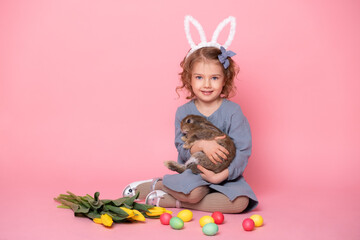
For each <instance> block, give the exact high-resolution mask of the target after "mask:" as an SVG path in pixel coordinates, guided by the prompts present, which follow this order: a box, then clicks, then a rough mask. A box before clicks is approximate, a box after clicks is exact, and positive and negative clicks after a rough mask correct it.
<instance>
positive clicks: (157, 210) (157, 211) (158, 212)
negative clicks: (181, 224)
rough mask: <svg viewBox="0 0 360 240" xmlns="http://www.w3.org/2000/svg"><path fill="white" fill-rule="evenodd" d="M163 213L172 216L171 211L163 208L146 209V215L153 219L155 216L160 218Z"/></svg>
mask: <svg viewBox="0 0 360 240" xmlns="http://www.w3.org/2000/svg"><path fill="white" fill-rule="evenodd" d="M163 213H170V214H172V211H169V210H166V209H165V208H163V207H153V208H149V209H148V212H146V215H148V216H150V217H155V216H160V215H161V214H163Z"/></svg>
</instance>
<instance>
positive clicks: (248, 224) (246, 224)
mask: <svg viewBox="0 0 360 240" xmlns="http://www.w3.org/2000/svg"><path fill="white" fill-rule="evenodd" d="M242 225H243V228H244V230H245V231H251V230H253V229H254V227H255V223H254V220H252V219H251V218H246V219H244V221H243V223H242Z"/></svg>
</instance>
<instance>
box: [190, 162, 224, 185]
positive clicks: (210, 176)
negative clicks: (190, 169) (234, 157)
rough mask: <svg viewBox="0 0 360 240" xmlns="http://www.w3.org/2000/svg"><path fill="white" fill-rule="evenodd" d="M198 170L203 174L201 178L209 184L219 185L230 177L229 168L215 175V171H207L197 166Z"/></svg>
mask: <svg viewBox="0 0 360 240" xmlns="http://www.w3.org/2000/svg"><path fill="white" fill-rule="evenodd" d="M197 168H198V169H199V170H200V171H201V172H202V173H200V175H201V177H202V178H203V179H204V180H205V181H207V182H209V183H214V184H219V183H221V182H223V181H224V180H226V179H228V177H229V169H228V168H226V169H225V170H224V171H222V172H219V173H214V172H213V171H210V170H207V169H206V168H204V167H203V166H201V165H197Z"/></svg>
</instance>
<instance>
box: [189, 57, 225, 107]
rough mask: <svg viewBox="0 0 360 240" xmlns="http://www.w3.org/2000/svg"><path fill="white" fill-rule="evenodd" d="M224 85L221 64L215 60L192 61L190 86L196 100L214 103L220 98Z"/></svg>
mask: <svg viewBox="0 0 360 240" xmlns="http://www.w3.org/2000/svg"><path fill="white" fill-rule="evenodd" d="M224 85H225V79H224V73H223V66H222V65H221V64H220V63H219V61H217V60H208V61H200V62H196V63H194V66H193V69H192V74H191V87H192V90H193V92H194V94H195V96H196V97H197V100H198V101H201V102H203V103H207V104H208V103H214V102H216V101H218V100H219V99H220V94H221V91H222V89H223V87H224Z"/></svg>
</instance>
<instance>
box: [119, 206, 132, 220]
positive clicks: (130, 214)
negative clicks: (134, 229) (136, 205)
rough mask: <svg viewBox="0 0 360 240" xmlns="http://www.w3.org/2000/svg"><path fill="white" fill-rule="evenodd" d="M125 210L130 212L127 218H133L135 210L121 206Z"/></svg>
mask: <svg viewBox="0 0 360 240" xmlns="http://www.w3.org/2000/svg"><path fill="white" fill-rule="evenodd" d="M120 208H121V209H122V210H123V211H125V212H126V213H127V214H129V216H127V218H131V217H133V216H134V211H133V210H131V209H128V208H126V207H120Z"/></svg>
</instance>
